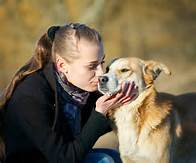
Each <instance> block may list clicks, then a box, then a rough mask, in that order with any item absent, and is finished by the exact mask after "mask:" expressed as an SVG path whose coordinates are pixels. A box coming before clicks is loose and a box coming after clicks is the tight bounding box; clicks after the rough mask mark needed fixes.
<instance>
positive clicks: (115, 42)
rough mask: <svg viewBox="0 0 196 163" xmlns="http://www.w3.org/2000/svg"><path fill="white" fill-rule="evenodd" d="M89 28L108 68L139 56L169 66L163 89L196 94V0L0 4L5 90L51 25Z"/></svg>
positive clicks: (2, 0)
mask: <svg viewBox="0 0 196 163" xmlns="http://www.w3.org/2000/svg"><path fill="white" fill-rule="evenodd" d="M67 22H80V23H87V24H88V25H89V26H91V27H93V28H96V29H97V30H98V31H99V32H100V33H101V35H102V37H103V40H104V45H105V53H106V64H107V63H108V62H109V61H110V60H111V59H112V58H116V57H128V56H132V57H140V58H142V59H145V60H157V61H160V62H162V63H164V64H166V65H167V66H168V67H169V68H170V69H171V71H172V75H171V76H166V75H164V74H161V75H160V77H159V78H158V79H157V81H156V84H157V87H158V90H160V91H167V92H170V93H174V94H180V93H185V92H193V91H196V0H148V1H147V0H123V1H122V0H121V1H120V0H82V1H81V0H56V1H54V0H33V1H28V0H0V91H2V90H3V89H4V88H5V86H6V85H7V84H8V82H9V80H10V79H11V77H12V76H13V75H14V73H15V72H16V70H17V69H19V67H20V66H21V65H23V64H24V63H25V62H26V61H27V60H28V59H29V58H30V57H31V55H32V54H33V51H34V47H35V43H36V41H37V40H38V39H39V37H40V36H41V35H42V34H43V33H44V32H45V31H46V30H47V29H48V27H49V26H51V25H54V24H58V25H63V24H65V23H67Z"/></svg>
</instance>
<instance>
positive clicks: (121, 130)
mask: <svg viewBox="0 0 196 163" xmlns="http://www.w3.org/2000/svg"><path fill="white" fill-rule="evenodd" d="M129 112H130V111H129V110H127V109H120V110H119V111H117V112H116V113H115V115H114V117H115V123H116V126H117V128H118V139H119V145H120V146H119V148H120V152H121V154H122V153H123V154H124V155H131V154H133V153H135V152H136V151H137V149H136V147H137V145H136V143H137V139H138V133H137V129H136V126H135V122H134V121H135V119H134V116H131V117H129V116H126V115H130V113H129Z"/></svg>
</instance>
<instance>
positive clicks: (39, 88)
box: [13, 70, 54, 97]
mask: <svg viewBox="0 0 196 163" xmlns="http://www.w3.org/2000/svg"><path fill="white" fill-rule="evenodd" d="M52 94H54V93H53V91H52V89H51V87H50V85H49V83H48V81H47V79H46V78H45V77H44V74H43V72H42V71H41V70H39V71H36V72H34V73H32V74H30V75H28V76H27V77H25V78H24V79H23V80H22V81H21V82H20V83H19V84H18V85H17V87H16V88H15V90H14V93H13V96H18V97H19V96H29V97H30V96H32V97H40V96H53V95H52Z"/></svg>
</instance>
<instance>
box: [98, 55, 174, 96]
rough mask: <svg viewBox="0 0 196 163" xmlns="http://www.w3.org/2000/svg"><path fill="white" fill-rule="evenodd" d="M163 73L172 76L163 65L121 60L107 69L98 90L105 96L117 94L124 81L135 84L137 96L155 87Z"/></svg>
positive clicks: (139, 60)
mask: <svg viewBox="0 0 196 163" xmlns="http://www.w3.org/2000/svg"><path fill="white" fill-rule="evenodd" d="M161 71H164V72H165V73H166V74H170V71H169V69H168V68H167V67H166V66H165V65H164V64H162V63H159V62H155V61H144V60H141V59H139V58H132V57H130V58H119V59H116V60H115V61H113V62H112V63H111V64H110V65H109V66H108V67H107V69H106V73H105V74H104V75H103V76H101V77H100V78H99V84H98V89H99V91H100V92H102V93H103V94H105V93H107V94H110V95H112V94H115V93H116V92H117V91H118V90H119V89H120V84H121V83H122V82H123V81H128V82H130V83H133V82H134V84H135V89H133V90H135V91H136V90H137V92H136V93H137V95H139V94H140V93H142V92H143V91H144V90H146V89H148V88H150V87H151V86H152V85H153V81H154V80H155V79H156V78H157V77H158V75H159V74H160V72H161Z"/></svg>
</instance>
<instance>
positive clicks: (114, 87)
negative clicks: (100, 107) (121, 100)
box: [98, 73, 120, 95]
mask: <svg viewBox="0 0 196 163" xmlns="http://www.w3.org/2000/svg"><path fill="white" fill-rule="evenodd" d="M119 89H120V85H119V83H118V80H117V79H116V77H115V75H114V74H112V73H107V74H104V75H103V76H100V77H99V83H98V90H99V91H100V92H101V93H103V94H108V95H113V94H115V93H116V92H118V91H119Z"/></svg>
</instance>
